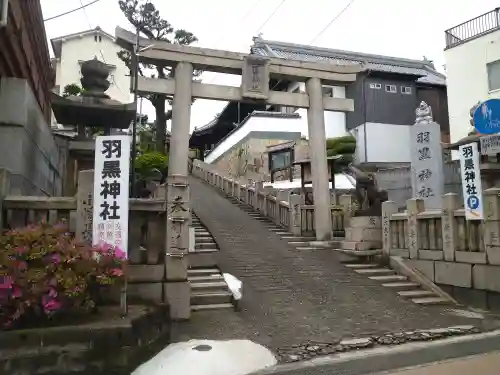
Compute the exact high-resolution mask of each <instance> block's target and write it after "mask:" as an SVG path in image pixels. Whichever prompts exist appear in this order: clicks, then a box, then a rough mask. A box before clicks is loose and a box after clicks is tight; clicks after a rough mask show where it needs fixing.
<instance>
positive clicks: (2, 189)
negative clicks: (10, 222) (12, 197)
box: [0, 168, 10, 231]
mask: <svg viewBox="0 0 500 375" xmlns="http://www.w3.org/2000/svg"><path fill="white" fill-rule="evenodd" d="M9 193H10V171H8V170H7V169H3V168H2V169H0V231H2V230H3V229H5V228H4V222H3V217H4V216H3V204H2V203H3V199H4V198H5V197H6V196H7V195H8V194H9Z"/></svg>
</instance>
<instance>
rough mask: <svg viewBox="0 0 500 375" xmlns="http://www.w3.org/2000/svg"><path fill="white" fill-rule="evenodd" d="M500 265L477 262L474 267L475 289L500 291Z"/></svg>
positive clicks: (473, 283)
mask: <svg viewBox="0 0 500 375" xmlns="http://www.w3.org/2000/svg"><path fill="white" fill-rule="evenodd" d="M499 275H500V266H486V265H481V264H476V265H474V266H473V267H472V285H473V288H475V289H482V290H488V291H490V292H500V277H499Z"/></svg>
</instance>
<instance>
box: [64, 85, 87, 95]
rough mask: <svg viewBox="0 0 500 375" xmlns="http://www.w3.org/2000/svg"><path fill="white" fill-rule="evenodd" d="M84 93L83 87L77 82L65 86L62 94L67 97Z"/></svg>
mask: <svg viewBox="0 0 500 375" xmlns="http://www.w3.org/2000/svg"><path fill="white" fill-rule="evenodd" d="M82 93H83V89H82V88H81V87H80V86H78V85H77V84H76V83H70V84H69V85H66V86H64V90H63V94H62V96H63V97H65V98H67V97H68V96H80V95H81V94H82Z"/></svg>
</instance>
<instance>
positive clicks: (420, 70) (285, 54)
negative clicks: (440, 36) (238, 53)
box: [251, 37, 446, 85]
mask: <svg viewBox="0 0 500 375" xmlns="http://www.w3.org/2000/svg"><path fill="white" fill-rule="evenodd" d="M251 53H252V54H254V55H260V56H268V57H277V58H281V59H292V60H303V61H325V62H328V61H331V62H333V63H335V64H359V65H363V67H365V68H366V69H368V70H373V71H379V72H388V73H400V74H410V75H417V76H420V78H419V79H418V80H417V82H421V83H427V84H434V85H446V77H445V76H444V74H441V73H439V72H438V71H437V70H436V69H435V68H434V65H433V64H432V62H431V61H429V60H427V59H425V58H424V60H411V59H403V58H397V57H389V56H381V55H372V54H366V53H359V52H351V51H342V50H336V49H327V48H320V47H314V46H306V45H300V44H293V43H284V42H277V41H270V40H264V39H262V38H260V37H255V38H254V44H253V46H252V47H251Z"/></svg>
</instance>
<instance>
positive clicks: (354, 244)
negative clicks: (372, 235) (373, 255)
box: [342, 241, 382, 251]
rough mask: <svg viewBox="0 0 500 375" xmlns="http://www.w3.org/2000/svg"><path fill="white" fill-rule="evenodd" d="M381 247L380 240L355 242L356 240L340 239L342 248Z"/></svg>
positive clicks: (370, 248) (362, 248) (368, 248)
mask: <svg viewBox="0 0 500 375" xmlns="http://www.w3.org/2000/svg"><path fill="white" fill-rule="evenodd" d="M381 247H382V243H381V242H377V241H363V242H356V241H342V249H344V250H361V251H364V250H373V249H380V248H381Z"/></svg>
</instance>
